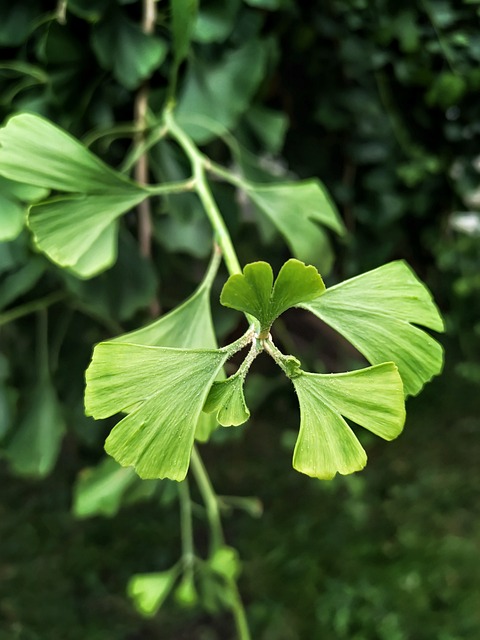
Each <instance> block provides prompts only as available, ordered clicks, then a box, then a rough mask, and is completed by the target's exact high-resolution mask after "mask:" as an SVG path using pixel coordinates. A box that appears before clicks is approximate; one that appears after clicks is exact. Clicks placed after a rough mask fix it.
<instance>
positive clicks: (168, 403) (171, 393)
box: [85, 342, 228, 480]
mask: <svg viewBox="0 0 480 640" xmlns="http://www.w3.org/2000/svg"><path fill="white" fill-rule="evenodd" d="M227 358H228V351H226V350H220V349H218V350H213V349H211V350H206V349H205V350H200V349H196V350H184V349H174V348H170V347H148V346H143V345H134V344H123V343H114V342H110V343H109V342H103V343H100V344H99V345H97V346H96V347H95V350H94V353H93V358H92V362H91V364H90V366H89V368H88V369H87V373H86V380H87V388H86V392H85V406H86V412H87V415H91V416H93V417H94V418H105V417H108V416H111V415H114V414H115V413H118V412H120V411H129V410H131V409H132V407H134V409H133V410H132V411H131V413H129V414H128V415H127V416H126V417H125V418H123V420H121V421H120V422H119V423H118V424H117V426H116V427H115V428H114V429H113V431H112V432H111V434H110V435H109V437H108V438H107V441H106V443H105V449H106V451H107V453H109V454H110V455H111V456H112V457H114V458H115V460H117V461H118V462H119V463H120V464H122V465H123V466H134V467H135V469H136V471H137V473H138V475H139V476H140V477H142V478H171V479H172V480H183V479H184V478H185V476H186V473H187V470H188V466H189V462H190V454H191V450H192V447H193V441H194V436H195V429H196V426H197V422H198V418H199V416H200V413H201V411H202V407H203V405H204V403H205V399H206V396H207V394H208V390H209V388H210V386H211V385H212V383H213V381H214V380H215V378H216V377H217V375H218V374H219V372H220V370H221V368H222V366H223V364H224V363H225V361H226V360H227Z"/></svg>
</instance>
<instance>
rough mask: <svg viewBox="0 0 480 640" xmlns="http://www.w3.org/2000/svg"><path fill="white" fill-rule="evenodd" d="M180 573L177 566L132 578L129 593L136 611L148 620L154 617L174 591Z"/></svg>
mask: <svg viewBox="0 0 480 640" xmlns="http://www.w3.org/2000/svg"><path fill="white" fill-rule="evenodd" d="M179 572H180V569H179V566H178V565H175V566H174V567H172V568H171V569H169V570H168V571H160V572H157V573H138V574H136V575H134V576H132V577H131V578H130V580H129V582H128V588H127V592H128V595H129V597H130V598H131V599H132V600H133V602H134V604H135V607H136V609H137V610H138V611H139V612H140V613H141V614H142V615H144V616H145V617H147V618H150V617H152V616H154V615H155V614H156V612H157V611H158V610H159V609H160V607H161V606H162V604H163V602H164V600H165V599H166V598H167V596H168V594H169V593H170V591H171V590H172V588H173V585H174V584H175V581H176V580H177V578H178V575H179Z"/></svg>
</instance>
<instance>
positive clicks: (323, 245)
mask: <svg viewBox="0 0 480 640" xmlns="http://www.w3.org/2000/svg"><path fill="white" fill-rule="evenodd" d="M243 188H244V189H245V190H246V192H247V194H248V196H249V197H250V198H251V199H252V201H253V202H254V203H255V205H256V206H257V208H258V211H259V212H260V213H261V214H263V215H265V216H267V217H268V219H269V220H270V221H271V222H272V223H273V224H274V225H275V227H276V228H277V229H278V231H279V232H280V233H281V234H282V236H283V237H284V239H285V242H286V243H287V244H288V246H289V247H290V249H291V251H292V253H293V255H294V256H295V257H297V258H299V259H300V260H303V261H305V262H307V263H309V264H314V265H315V266H317V267H318V268H319V269H320V270H321V271H322V272H324V273H325V272H328V271H329V269H330V267H331V249H330V247H329V244H328V240H327V236H326V234H325V231H324V230H323V228H322V227H323V226H324V227H327V228H328V229H331V230H332V231H334V232H335V233H337V234H338V235H344V233H345V227H344V225H343V222H342V220H341V218H340V216H339V215H338V212H337V210H336V208H335V205H334V204H333V201H332V200H331V198H330V196H329V195H328V193H327V191H326V189H325V187H324V186H323V185H322V184H321V182H320V181H319V180H304V181H301V182H282V183H276V184H268V185H263V184H254V183H245V184H244V185H243ZM319 224H320V225H322V227H320V226H319Z"/></svg>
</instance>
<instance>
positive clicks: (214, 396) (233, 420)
mask: <svg viewBox="0 0 480 640" xmlns="http://www.w3.org/2000/svg"><path fill="white" fill-rule="evenodd" d="M244 380H245V376H244V375H243V374H242V372H239V373H237V374H235V375H233V376H230V378H228V379H227V380H222V381H220V382H214V383H213V385H212V387H211V389H210V392H209V394H208V396H207V399H206V401H205V405H204V407H203V410H204V411H205V412H206V413H211V412H213V411H215V412H216V417H217V420H218V422H219V423H220V424H221V425H222V426H224V427H230V426H234V427H236V426H238V425H240V424H243V423H244V422H246V421H247V420H248V419H249V417H250V411H249V410H248V407H247V405H246V402H245V396H244V394H243V383H244Z"/></svg>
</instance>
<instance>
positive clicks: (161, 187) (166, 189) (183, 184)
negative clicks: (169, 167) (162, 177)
mask: <svg viewBox="0 0 480 640" xmlns="http://www.w3.org/2000/svg"><path fill="white" fill-rule="evenodd" d="M142 187H143V189H144V190H145V191H148V193H149V194H150V195H151V196H161V195H165V194H169V193H185V191H191V190H192V189H193V188H194V187H195V181H194V179H193V178H189V179H188V180H180V181H178V182H166V183H163V184H149V185H142Z"/></svg>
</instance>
